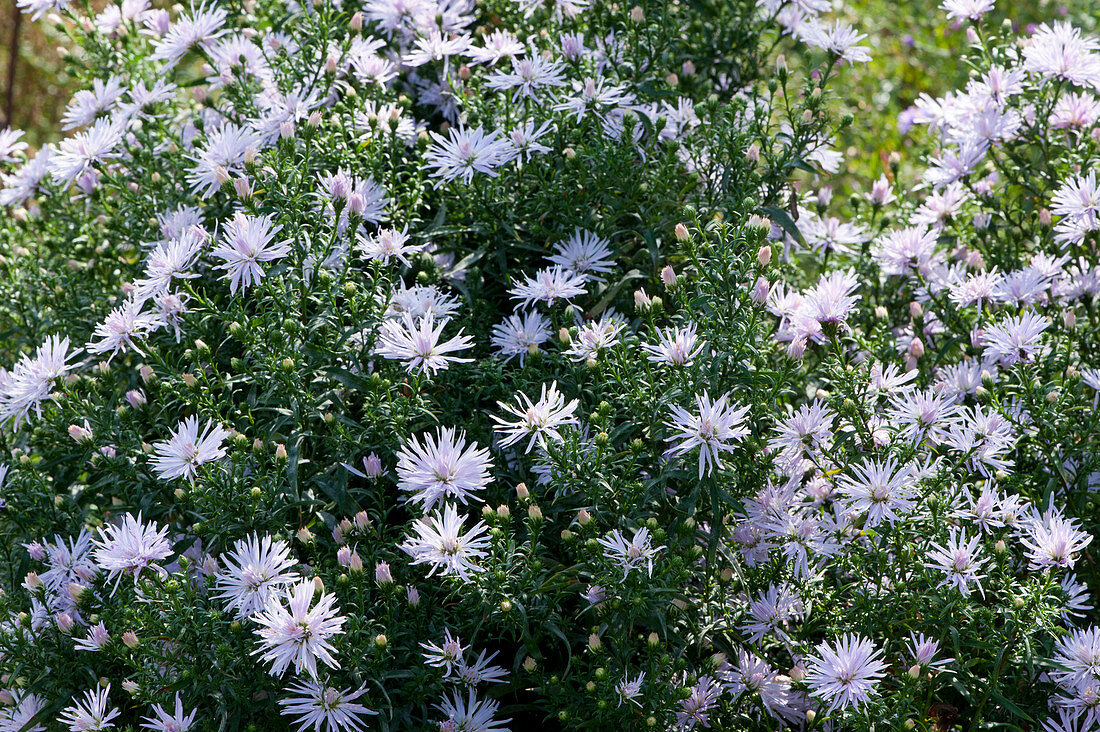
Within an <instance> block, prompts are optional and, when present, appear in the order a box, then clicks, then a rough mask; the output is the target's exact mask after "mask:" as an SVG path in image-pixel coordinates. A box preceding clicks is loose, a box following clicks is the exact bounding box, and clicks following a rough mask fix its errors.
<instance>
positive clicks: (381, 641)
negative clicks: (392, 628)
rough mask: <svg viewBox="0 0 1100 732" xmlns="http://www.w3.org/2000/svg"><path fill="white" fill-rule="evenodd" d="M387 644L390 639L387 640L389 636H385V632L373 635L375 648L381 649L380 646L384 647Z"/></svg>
mask: <svg viewBox="0 0 1100 732" xmlns="http://www.w3.org/2000/svg"><path fill="white" fill-rule="evenodd" d="M389 644H390V640H389V638H387V637H386V634H385V633H379V634H378V635H376V636H374V647H375V648H378V649H382V648H385V647H386V646H388V645H389Z"/></svg>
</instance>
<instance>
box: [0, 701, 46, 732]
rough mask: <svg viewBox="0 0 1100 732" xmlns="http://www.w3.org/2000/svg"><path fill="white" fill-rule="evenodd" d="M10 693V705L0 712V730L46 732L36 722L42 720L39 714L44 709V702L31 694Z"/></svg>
mask: <svg viewBox="0 0 1100 732" xmlns="http://www.w3.org/2000/svg"><path fill="white" fill-rule="evenodd" d="M10 693H12V696H13V699H12V703H11V705H10V706H6V707H4V708H3V709H2V710H0V729H5V730H12V732H46V728H45V727H43V726H42V725H41V724H38V723H37V721H36V720H41V719H42V718H41V717H40V716H39V712H41V711H42V710H43V709H45V708H46V700H45V699H43V698H42V697H41V696H40V695H38V694H33V693H25V692H19V691H13V692H10Z"/></svg>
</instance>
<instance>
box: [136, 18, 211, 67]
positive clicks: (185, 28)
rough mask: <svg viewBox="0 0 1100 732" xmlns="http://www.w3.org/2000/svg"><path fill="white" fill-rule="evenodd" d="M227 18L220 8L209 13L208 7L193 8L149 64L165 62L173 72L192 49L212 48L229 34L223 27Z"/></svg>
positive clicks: (162, 41) (155, 50) (163, 40)
mask: <svg viewBox="0 0 1100 732" xmlns="http://www.w3.org/2000/svg"><path fill="white" fill-rule="evenodd" d="M227 17H228V14H227V13H226V11H225V10H224V9H223V8H220V7H217V6H216V5H215V6H213V7H211V8H209V9H208V8H207V7H206V6H205V5H200V6H199V7H198V8H195V7H194V6H192V8H191V12H190V13H188V14H186V15H183V16H181V17H180V18H179V19H178V20H176V22H175V23H173V24H172V27H171V28H169V29H168V32H167V33H166V34H165V35H164V37H163V38H161V39H160V40H158V41H157V42H156V44H155V45H154V47H153V55H152V56H150V57H149V60H151V61H163V62H164V66H163V68H164V69H165V70H167V69H171V68H172V67H173V66H175V65H176V64H177V63H179V60H180V59H181V58H183V56H184V54H185V53H187V51H188V50H189V49H190V48H191V47H192V46H205V47H210V46H212V45H213V41H214V40H215V39H217V38H220V37H221V36H222V35H223V34H225V32H226V31H225V29H224V28H223V27H222V26H224V25H225V21H226V18H227Z"/></svg>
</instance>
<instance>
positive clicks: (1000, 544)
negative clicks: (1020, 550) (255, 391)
mask: <svg viewBox="0 0 1100 732" xmlns="http://www.w3.org/2000/svg"><path fill="white" fill-rule="evenodd" d="M1006 549H1007V547H1006V546H1005V540H1004V539H997V543H996V544H994V545H993V551H995V552H997V553H998V554H1004V553H1005V550H1006Z"/></svg>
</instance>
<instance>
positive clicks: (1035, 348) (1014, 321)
mask: <svg viewBox="0 0 1100 732" xmlns="http://www.w3.org/2000/svg"><path fill="white" fill-rule="evenodd" d="M1049 327H1050V320H1049V319H1048V318H1046V317H1044V316H1041V315H1036V314H1035V313H1032V312H1027V313H1024V314H1023V315H1016V316H1012V317H1010V318H1007V319H1005V320H1003V321H1001V322H999V323H994V324H993V325H991V326H989V327H988V328H986V330H985V333H984V334H983V336H982V340H983V341H984V344H985V345H984V350H983V355H984V356H985V357H986V358H988V359H992V360H994V361H996V362H997V363H999V364H1001V365H1002V366H1012V365H1014V364H1017V363H1021V362H1024V363H1026V362H1029V361H1032V360H1034V359H1035V358H1036V357H1037V356H1038V355H1039V354H1041V353H1042V335H1043V331H1045V330H1046V329H1047V328H1049Z"/></svg>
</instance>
